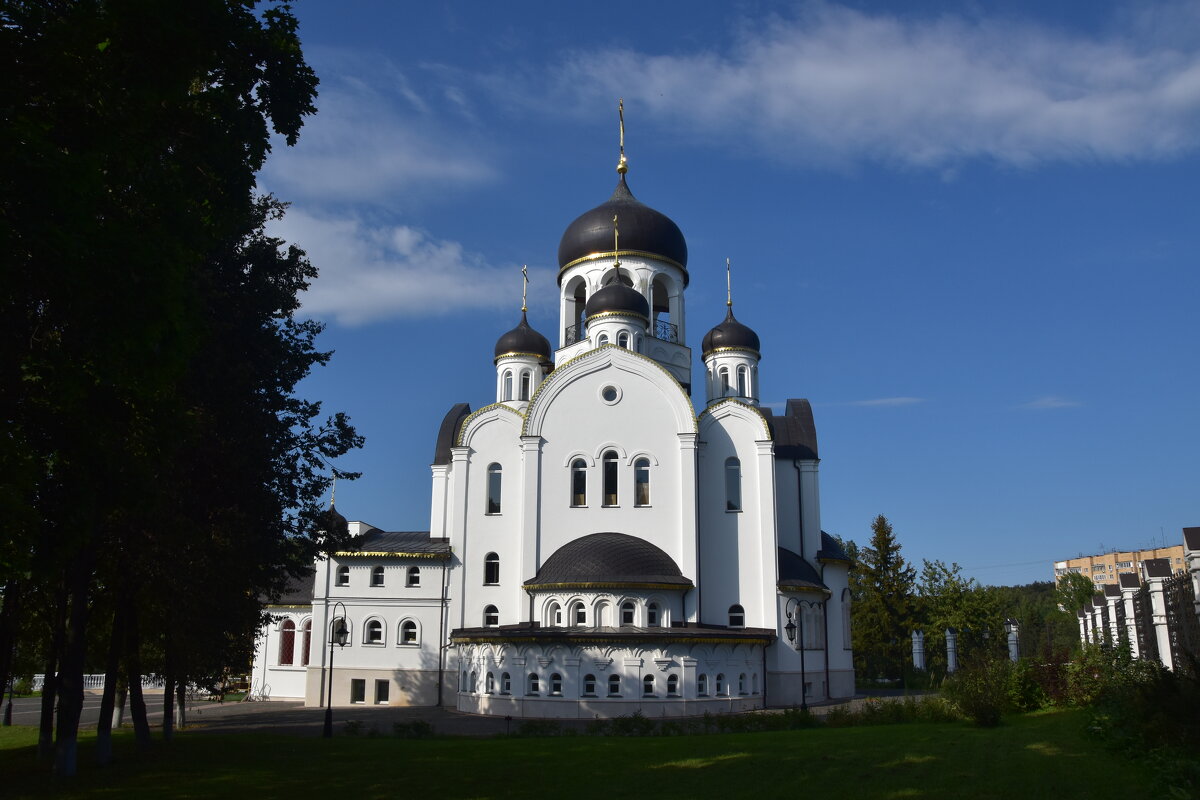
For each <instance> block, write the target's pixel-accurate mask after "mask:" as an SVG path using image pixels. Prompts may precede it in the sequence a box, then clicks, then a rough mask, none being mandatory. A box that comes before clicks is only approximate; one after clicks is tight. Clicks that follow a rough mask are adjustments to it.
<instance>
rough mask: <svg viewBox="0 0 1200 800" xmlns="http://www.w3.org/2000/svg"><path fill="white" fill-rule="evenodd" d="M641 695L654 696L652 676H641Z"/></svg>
mask: <svg viewBox="0 0 1200 800" xmlns="http://www.w3.org/2000/svg"><path fill="white" fill-rule="evenodd" d="M642 697H654V676H653V675H647V676H646V677H644V678H642Z"/></svg>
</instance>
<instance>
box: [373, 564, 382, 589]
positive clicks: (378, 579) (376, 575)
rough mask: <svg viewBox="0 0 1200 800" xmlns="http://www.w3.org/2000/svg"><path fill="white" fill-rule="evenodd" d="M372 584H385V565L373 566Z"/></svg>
mask: <svg viewBox="0 0 1200 800" xmlns="http://www.w3.org/2000/svg"><path fill="white" fill-rule="evenodd" d="M371 585H372V586H383V567H373V568H372V569H371Z"/></svg>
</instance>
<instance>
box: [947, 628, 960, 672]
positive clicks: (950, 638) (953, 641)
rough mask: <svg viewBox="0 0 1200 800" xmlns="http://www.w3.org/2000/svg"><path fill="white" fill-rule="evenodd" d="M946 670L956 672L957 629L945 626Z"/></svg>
mask: <svg viewBox="0 0 1200 800" xmlns="http://www.w3.org/2000/svg"><path fill="white" fill-rule="evenodd" d="M946 672H958V631H956V630H954V628H946Z"/></svg>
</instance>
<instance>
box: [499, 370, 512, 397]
mask: <svg viewBox="0 0 1200 800" xmlns="http://www.w3.org/2000/svg"><path fill="white" fill-rule="evenodd" d="M501 396H502V397H503V398H504V399H505V400H512V399H513V393H512V372H511V371H505V373H504V394H503V395H501Z"/></svg>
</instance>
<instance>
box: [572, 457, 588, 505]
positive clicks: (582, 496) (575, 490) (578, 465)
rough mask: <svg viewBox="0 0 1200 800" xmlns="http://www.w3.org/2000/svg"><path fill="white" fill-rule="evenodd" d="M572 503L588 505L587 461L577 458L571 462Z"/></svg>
mask: <svg viewBox="0 0 1200 800" xmlns="http://www.w3.org/2000/svg"><path fill="white" fill-rule="evenodd" d="M571 505H572V506H574V507H576V508H581V507H583V506H586V505H587V462H586V461H584V460H583V459H582V458H577V459H575V460H574V461H572V462H571Z"/></svg>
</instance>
